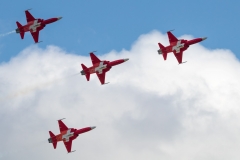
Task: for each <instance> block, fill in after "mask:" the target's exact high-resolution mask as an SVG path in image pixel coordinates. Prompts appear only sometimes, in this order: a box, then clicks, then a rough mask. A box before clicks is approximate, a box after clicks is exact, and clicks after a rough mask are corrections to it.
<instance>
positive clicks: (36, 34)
mask: <svg viewBox="0 0 240 160" xmlns="http://www.w3.org/2000/svg"><path fill="white" fill-rule="evenodd" d="M30 32H31V34H32V37H33V39H34V42H35V43H38V37H39V31H35V32H33V31H30Z"/></svg>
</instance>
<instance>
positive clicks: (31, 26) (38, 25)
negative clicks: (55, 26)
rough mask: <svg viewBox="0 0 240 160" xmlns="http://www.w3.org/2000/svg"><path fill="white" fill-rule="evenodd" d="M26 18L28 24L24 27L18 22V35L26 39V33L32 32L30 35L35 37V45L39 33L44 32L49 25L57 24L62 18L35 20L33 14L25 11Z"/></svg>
mask: <svg viewBox="0 0 240 160" xmlns="http://www.w3.org/2000/svg"><path fill="white" fill-rule="evenodd" d="M25 14H26V18H27V24H26V25H24V26H22V25H21V24H20V23H19V22H18V21H17V22H16V23H17V26H18V28H17V29H16V33H20V36H21V38H22V39H23V38H24V33H25V32H28V31H30V33H31V34H32V36H33V39H34V41H35V43H38V36H39V31H40V30H42V29H43V28H44V27H45V26H46V25H47V24H50V23H53V22H56V21H58V20H60V19H62V17H58V18H50V19H47V20H44V19H35V18H34V17H33V16H32V15H31V13H29V12H28V10H26V11H25Z"/></svg>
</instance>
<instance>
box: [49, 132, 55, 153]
mask: <svg viewBox="0 0 240 160" xmlns="http://www.w3.org/2000/svg"><path fill="white" fill-rule="evenodd" d="M49 135H50V137H51V138H50V140H49V142H50V143H52V144H53V148H54V149H56V148H57V140H56V136H55V135H54V134H53V133H52V132H51V131H49Z"/></svg>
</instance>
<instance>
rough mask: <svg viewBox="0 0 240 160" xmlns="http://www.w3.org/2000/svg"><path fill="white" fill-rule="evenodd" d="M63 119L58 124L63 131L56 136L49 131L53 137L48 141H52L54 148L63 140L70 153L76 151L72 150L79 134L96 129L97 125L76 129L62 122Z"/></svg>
mask: <svg viewBox="0 0 240 160" xmlns="http://www.w3.org/2000/svg"><path fill="white" fill-rule="evenodd" d="M63 119H64V118H63ZM63 119H60V120H58V125H59V129H60V132H61V133H60V134H58V135H56V136H55V135H54V134H53V133H52V132H51V131H49V134H50V137H51V138H49V139H48V142H49V143H52V144H53V148H54V149H56V147H57V142H59V141H63V143H64V145H65V147H66V149H67V151H68V153H70V152H74V151H71V148H72V141H73V140H74V139H76V138H77V137H78V136H79V134H82V133H85V132H88V131H91V130H92V129H94V128H96V127H86V128H82V129H78V130H77V129H74V128H68V127H67V126H66V125H65V124H64V123H63V122H62V120H63Z"/></svg>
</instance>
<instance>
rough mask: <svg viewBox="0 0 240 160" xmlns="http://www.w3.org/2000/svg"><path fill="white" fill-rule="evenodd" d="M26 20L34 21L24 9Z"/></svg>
mask: <svg viewBox="0 0 240 160" xmlns="http://www.w3.org/2000/svg"><path fill="white" fill-rule="evenodd" d="M25 14H26V19H27V22H30V21H34V20H35V18H34V17H33V16H32V15H31V13H30V12H29V11H25Z"/></svg>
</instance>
